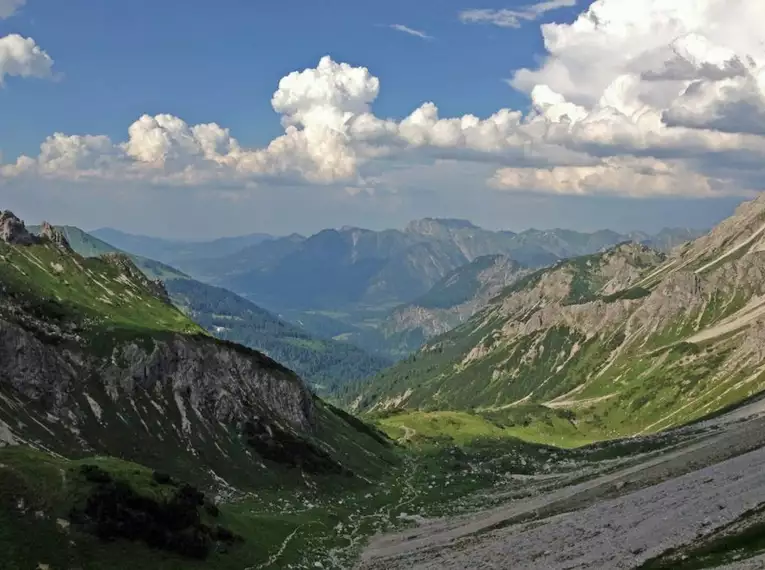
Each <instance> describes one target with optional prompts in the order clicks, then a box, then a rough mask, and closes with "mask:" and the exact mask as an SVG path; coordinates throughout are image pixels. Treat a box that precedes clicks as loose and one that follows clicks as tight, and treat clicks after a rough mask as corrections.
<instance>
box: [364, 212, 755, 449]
mask: <svg viewBox="0 0 765 570" xmlns="http://www.w3.org/2000/svg"><path fill="white" fill-rule="evenodd" d="M763 331H765V197H760V198H758V199H757V200H754V201H752V202H749V203H747V204H744V205H743V206H741V207H740V208H739V209H738V211H737V212H736V214H735V215H734V216H733V217H732V218H731V219H729V220H726V221H725V222H723V223H722V224H720V225H719V226H718V227H717V228H715V229H714V230H713V231H712V232H710V233H709V234H708V235H706V236H703V237H701V238H699V239H698V240H696V241H695V242H692V243H689V244H687V245H685V246H683V247H680V248H679V249H676V250H675V251H674V252H673V253H672V254H671V255H670V256H669V257H665V256H664V255H663V254H660V253H658V252H654V251H652V250H650V249H648V248H646V247H645V246H642V245H637V244H624V245H621V246H618V247H616V248H613V249H611V250H609V251H607V252H605V253H602V254H596V255H591V256H586V257H581V258H575V259H572V260H568V261H564V262H560V263H558V264H556V265H555V266H553V267H551V268H549V269H544V270H541V271H538V272H536V273H533V274H530V275H528V276H526V277H524V278H522V279H520V280H518V281H517V282H516V283H514V284H513V285H511V286H510V287H508V288H507V289H506V290H505V291H504V292H503V293H502V294H501V295H500V296H498V297H497V298H495V299H493V300H492V301H491V302H490V303H489V305H488V306H487V307H486V308H485V309H483V310H481V311H480V312H478V313H477V314H476V315H475V316H473V317H472V318H471V319H470V320H469V321H468V322H466V323H465V324H464V325H462V326H460V327H458V328H457V329H455V330H454V331H451V332H449V333H447V334H445V335H443V336H441V337H438V338H436V339H434V340H432V341H431V342H430V343H429V344H428V345H426V346H425V347H424V348H423V349H422V351H421V352H420V353H419V354H417V355H416V356H415V357H414V358H413V359H410V361H407V362H403V363H401V364H400V365H398V366H397V367H395V368H394V369H392V370H390V371H386V372H384V373H383V374H382V375H381V377H379V378H378V379H377V381H375V382H373V383H371V384H370V385H368V386H367V387H366V388H363V389H362V394H361V398H359V400H358V401H359V403H360V406H361V407H366V408H375V407H380V406H381V405H383V403H385V402H398V404H397V405H399V406H404V407H410V408H428V409H439V408H440V409H443V408H446V409H455V408H456V409H467V410H475V409H478V410H482V411H486V412H489V413H495V412H496V413H500V412H502V413H504V412H503V411H504V410H512V409H513V407H517V406H519V405H522V404H523V405H526V404H528V405H537V406H544V407H546V408H548V409H553V410H561V411H565V412H566V414H567V415H566V417H567V418H571V419H572V421H573V422H574V423H575V427H576V428H577V429H580V430H586V431H587V432H588V433H592V434H595V436H597V437H601V436H613V435H629V434H633V433H637V432H643V431H654V430H659V429H662V428H666V427H670V426H673V425H677V424H680V423H683V422H687V421H689V420H693V419H695V418H697V417H699V416H702V415H704V414H706V413H710V412H713V411H715V410H717V409H719V408H721V407H724V406H726V405H729V404H732V403H734V402H737V401H740V400H742V399H744V398H747V397H748V396H751V395H753V394H755V393H757V392H759V391H761V390H763V389H765V358H763V355H765V343H764V342H763V340H762V339H763V338H765V333H764V332H763ZM404 394H406V397H403V395H404ZM354 396H356V397H358V395H357V394H356V395H354ZM507 413H510V412H507Z"/></svg>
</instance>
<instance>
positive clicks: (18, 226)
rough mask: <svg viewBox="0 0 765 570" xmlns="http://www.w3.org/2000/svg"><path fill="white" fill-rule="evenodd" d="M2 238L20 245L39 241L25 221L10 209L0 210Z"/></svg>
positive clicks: (0, 236) (6, 241) (0, 238)
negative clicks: (28, 229)
mask: <svg viewBox="0 0 765 570" xmlns="http://www.w3.org/2000/svg"><path fill="white" fill-rule="evenodd" d="M0 240H2V241H4V242H5V243H9V244H19V245H29V244H32V243H37V241H38V240H37V238H36V237H35V236H34V235H32V234H31V233H29V232H28V231H27V228H26V226H25V225H24V222H22V221H21V220H20V219H19V218H17V217H16V215H15V214H14V213H13V212H11V211H10V210H5V211H3V212H0Z"/></svg>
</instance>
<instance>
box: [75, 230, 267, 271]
mask: <svg viewBox="0 0 765 570" xmlns="http://www.w3.org/2000/svg"><path fill="white" fill-rule="evenodd" d="M88 234H89V235H91V236H93V237H95V238H97V239H99V240H102V241H104V242H106V243H108V244H111V245H112V246H114V247H116V248H118V249H121V250H123V251H128V252H130V253H133V254H136V255H140V256H143V257H148V258H150V259H155V260H157V261H161V262H162V263H167V264H169V265H174V264H177V263H178V262H179V261H181V260H183V259H189V258H205V257H219V256H223V255H230V254H232V253H235V252H237V251H239V250H241V249H244V248H246V247H249V246H252V245H256V244H258V243H262V242H264V241H268V240H271V239H274V236H272V235H269V234H264V233H254V234H249V235H243V236H236V237H224V238H217V239H214V240H207V241H189V240H171V239H163V238H156V237H148V236H142V235H137V234H130V233H126V232H122V231H120V230H115V229H113V228H99V229H97V230H93V231H90V232H88Z"/></svg>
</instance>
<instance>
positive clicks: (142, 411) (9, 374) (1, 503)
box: [0, 238, 400, 570]
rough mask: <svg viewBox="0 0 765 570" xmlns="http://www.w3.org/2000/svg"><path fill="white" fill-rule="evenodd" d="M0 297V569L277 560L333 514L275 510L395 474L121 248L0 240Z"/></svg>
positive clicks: (370, 443) (327, 412)
mask: <svg viewBox="0 0 765 570" xmlns="http://www.w3.org/2000/svg"><path fill="white" fill-rule="evenodd" d="M0 287H1V288H2V293H3V294H2V297H0V550H2V552H3V567H4V568H14V569H15V568H36V567H38V566H39V565H42V566H41V567H45V568H53V569H56V570H57V569H59V568H71V567H82V568H94V569H101V568H103V569H106V568H117V569H119V568H126V569H127V568H136V567H140V566H146V567H151V568H162V569H176V568H178V569H180V568H195V567H196V568H224V569H225V568H243V567H245V566H246V565H253V564H255V565H258V564H262V565H264V567H268V566H269V565H271V566H273V564H276V567H280V565H281V563H282V560H281V559H282V554H283V553H281V554H280V553H279V551H280V548H281V545H282V543H283V542H285V541H286V543H289V542H290V541H291V540H292V538H294V537H295V536H297V535H298V534H299V533H298V531H299V529H300V528H302V527H303V526H304V525H305V524H307V523H308V522H310V523H311V524H321V525H325V524H327V523H328V522H330V521H331V519H327V518H326V517H328V516H329V514H328V511H326V512H325V511H322V513H321V514H316V515H315V516H314V514H310V515H308V516H304V515H302V514H300V509H301V507H300V505H299V504H295V505H294V507H293V508H291V509H286V507H285V508H284V511H283V512H280V508H281V507H280V505H281V506H282V507H284V505H285V499H286V500H287V501H289V500H292V499H294V498H295V497H297V496H300V497H301V500H305V501H306V502H307V501H309V500H316V497H317V496H322V495H324V494H327V495H331V496H334V497H336V496H337V495H338V494H340V493H343V494H346V493H347V494H359V495H360V496H362V495H365V494H368V493H369V490H370V489H371V488H372V487H371V486H372V485H373V484H374V482H375V481H379V480H380V479H381V478H385V477H390V476H391V474H392V473H393V472H394V471H395V470H396V469H398V468H399V465H400V459H399V457H398V455H397V454H396V453H395V451H394V450H393V448H392V444H391V442H390V441H389V440H387V439H386V438H385V437H384V436H383V435H381V433H379V432H378V431H377V430H375V429H374V428H372V427H370V426H369V425H367V424H364V423H362V422H360V421H359V420H357V419H356V418H354V417H352V416H349V415H347V414H346V413H345V412H343V411H341V410H338V409H336V408H334V407H332V406H331V405H328V404H326V403H324V402H323V401H321V400H320V399H318V398H316V397H315V396H313V395H312V394H310V393H309V392H308V391H307V390H306V389H305V387H304V386H303V384H302V381H301V380H300V379H299V378H298V377H296V376H295V375H294V374H293V373H292V372H291V371H289V370H288V369H286V368H285V367H283V366H282V365H280V364H278V363H277V362H275V361H273V360H271V359H269V358H267V357H266V356H264V355H262V354H260V353H257V352H255V351H253V350H251V349H248V348H246V347H243V346H239V345H235V344H234V343H230V342H227V341H223V340H218V339H215V338H213V337H212V336H210V335H208V334H207V333H206V332H205V331H204V329H202V328H201V327H200V326H199V325H197V324H196V323H194V322H193V321H192V320H190V319H189V317H188V316H187V315H185V314H184V313H183V312H182V311H180V310H179V309H177V308H176V307H175V306H173V305H172V304H171V303H170V301H169V300H168V299H167V298H165V297H164V296H163V294H164V291H163V290H162V289H161V288H160V287H158V286H157V284H156V283H153V282H151V281H149V280H148V279H147V278H146V277H145V276H144V274H143V273H141V272H140V271H139V270H138V268H137V267H136V266H135V265H134V264H133V263H132V262H131V261H130V259H129V258H128V257H127V256H125V255H124V254H106V255H105V256H102V257H100V258H84V257H81V256H80V255H78V254H76V253H74V252H72V251H71V250H70V249H68V248H67V247H65V246H62V245H58V244H56V243H54V242H52V241H50V240H48V239H47V238H41V239H39V240H38V241H37V243H34V244H31V245H20V244H15V243H14V244H10V243H6V242H0ZM156 470H158V471H157V472H155V471H156ZM165 474H166V475H165ZM182 481H186V482H188V484H189V485H190V486H186V485H185V484H184V483H182ZM196 489H200V490H201V491H204V492H206V493H207V497H203V496H202V494H200V493H201V491H197V490H196ZM213 503H216V506H213ZM333 516H334V515H333ZM333 524H336V521H335V522H334V523H333ZM300 540H308V538H307V537H302V536H300V537H299V538H298V539H296V544H297V543H299V541H300ZM321 540H322V541H328V542H327V543H326V544H327V545H329V544H334V543H332V542H329V538H328V537H327V536H326V535H324V534H322V535H321ZM351 547H353V548H355V543H354V544H351V545H343V548H348V549H349V550H348V552H349V553H350V552H351V550H352V548H351ZM328 548H329V546H327V549H328ZM313 553H314V551H313V550H312V549H311V548H308V545H307V543H306V550H305V551H304V552H297V553H293V554H292V555H290V556H291V558H293V559H295V560H300V559H302V558H303V557H305V556H311V555H312V554H313ZM322 555H323V556H329V553H328V552H327V551H325V552H324V553H323V554H322ZM290 556H288V558H289V557H290ZM338 556H339V554H338ZM271 558H274V560H278V562H274V563H271V562H269V560H270V559H271ZM46 565H47V566H46Z"/></svg>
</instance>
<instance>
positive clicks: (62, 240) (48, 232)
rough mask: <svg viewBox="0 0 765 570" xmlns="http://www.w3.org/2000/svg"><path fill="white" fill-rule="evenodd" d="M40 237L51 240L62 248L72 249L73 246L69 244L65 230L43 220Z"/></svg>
mask: <svg viewBox="0 0 765 570" xmlns="http://www.w3.org/2000/svg"><path fill="white" fill-rule="evenodd" d="M40 237H41V238H43V239H47V240H49V241H50V242H52V243H54V244H56V245H57V246H58V247H60V248H62V249H65V250H67V251H72V247H71V246H70V245H69V241H68V240H67V239H66V236H65V235H64V232H62V231H61V230H59V229H58V228H55V227H53V226H52V225H50V224H49V223H48V222H43V223H42V225H41V226H40Z"/></svg>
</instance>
